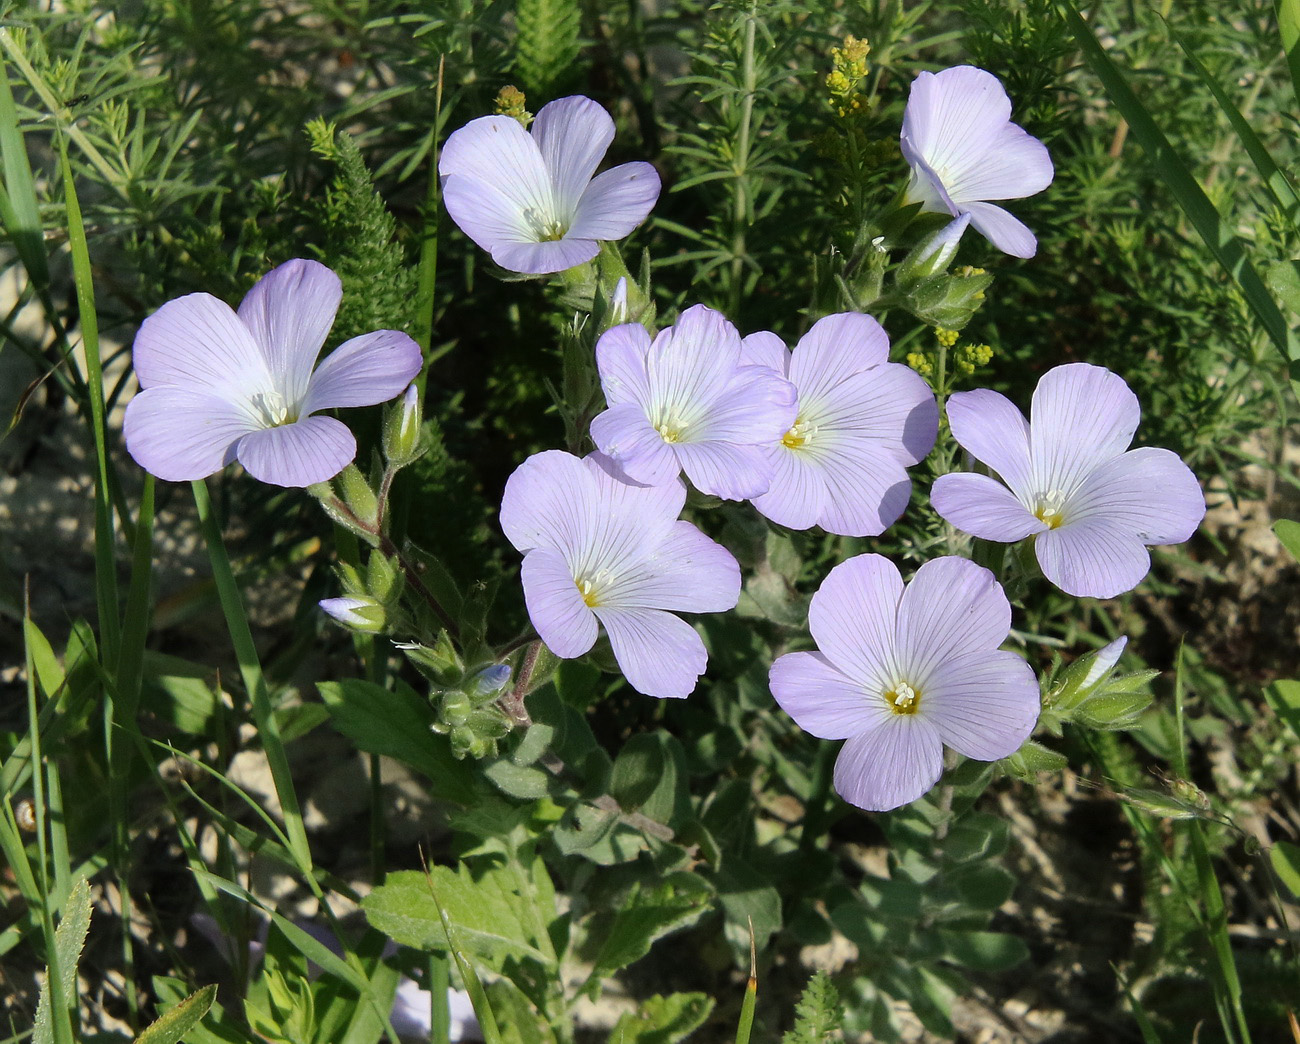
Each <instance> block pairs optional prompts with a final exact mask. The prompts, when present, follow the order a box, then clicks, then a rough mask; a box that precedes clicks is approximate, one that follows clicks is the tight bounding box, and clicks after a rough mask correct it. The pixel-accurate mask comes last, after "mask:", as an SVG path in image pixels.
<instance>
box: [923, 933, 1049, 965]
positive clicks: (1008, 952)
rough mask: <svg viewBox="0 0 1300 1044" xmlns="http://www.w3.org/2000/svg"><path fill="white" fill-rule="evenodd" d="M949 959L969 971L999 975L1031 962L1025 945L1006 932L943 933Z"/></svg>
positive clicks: (941, 937) (941, 935) (940, 936)
mask: <svg viewBox="0 0 1300 1044" xmlns="http://www.w3.org/2000/svg"><path fill="white" fill-rule="evenodd" d="M939 938H940V939H941V940H942V942H943V948H944V952H945V954H946V956H947V957H948V958H949V959H950V960H953V961H956V962H957V963H958V964H963V965H965V966H966V967H967V968H975V969H976V970H978V971H988V972H999V971H1006V970H1007V969H1008V968H1014V967H1015V966H1016V965H1017V964H1021V963H1023V962H1024V961H1026V960H1028V959H1029V947H1028V946H1026V945H1025V944H1024V941H1023V940H1021V939H1018V938H1016V937H1015V936H1014V935H1007V934H1006V933H1005V932H949V931H940V932H939Z"/></svg>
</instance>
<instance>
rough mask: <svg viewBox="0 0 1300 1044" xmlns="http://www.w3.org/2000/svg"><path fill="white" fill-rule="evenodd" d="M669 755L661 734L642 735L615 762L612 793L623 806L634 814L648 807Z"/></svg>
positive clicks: (624, 749)
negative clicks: (666, 756) (660, 739)
mask: <svg viewBox="0 0 1300 1044" xmlns="http://www.w3.org/2000/svg"><path fill="white" fill-rule="evenodd" d="M664 769H665V756H664V749H663V745H662V744H661V743H660V742H659V738H658V736H657V735H654V734H650V733H644V732H639V733H637V734H636V735H634V736H632V737H631V738H630V739H629V740H628V741H627V743H625V744H624V745H623V749H622V750H620V751H619V752H618V757H617V758H615V759H614V771H613V774H612V775H611V776H610V780H609V792H610V793H611V794H612V795H613V796H614V800H616V801H617V802H618V803H619V805H620V806H621V807H622V808H624V809H625V810H627V811H629V812H634V811H636V810H637V809H639V808H640V807H641V806H642V805H644V804H645V803H646V801H647V799H648V798H649V797H650V795H651V794H653V793H654V791H655V787H657V786H658V784H659V780H660V779H661V778H662V777H663V774H664Z"/></svg>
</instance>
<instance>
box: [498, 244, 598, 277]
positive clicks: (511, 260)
mask: <svg viewBox="0 0 1300 1044" xmlns="http://www.w3.org/2000/svg"><path fill="white" fill-rule="evenodd" d="M599 253H600V244H599V243H597V242H596V241H595V240H594V239H553V240H548V241H547V242H545V243H505V242H499V243H497V244H496V245H495V246H493V247H492V249H491V254H492V260H493V261H495V262H496V263H497V264H498V265H500V266H501V267H502V268H506V269H509V270H510V271H511V272H522V273H524V274H526V275H544V274H545V273H547V272H563V271H565V270H566V269H570V268H573V267H574V266H575V265H580V264H582V263H583V262H584V261H590V260H591V259H592V258H593V257H595V256H596V255H597V254H599Z"/></svg>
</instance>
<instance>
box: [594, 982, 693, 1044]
mask: <svg viewBox="0 0 1300 1044" xmlns="http://www.w3.org/2000/svg"><path fill="white" fill-rule="evenodd" d="M712 1010H713V1001H712V999H711V998H710V997H708V996H707V995H706V994H703V993H671V994H669V995H668V996H667V997H660V996H654V997H647V998H646V999H645V1000H643V1001H642V1002H641V1006H640V1008H638V1009H637V1010H636V1011H635V1012H626V1013H625V1014H624V1015H623V1016H622V1018H620V1019H619V1020H618V1022H616V1023H615V1024H614V1028H613V1030H611V1031H610V1034H609V1044H677V1042H678V1041H681V1040H685V1039H686V1038H687V1037H688V1036H690V1035H691V1033H693V1032H694V1031H695V1030H696V1029H697V1028H699V1026H700V1025H701V1024H703V1022H704V1020H705V1019H707V1018H708V1017H709V1012H711V1011H712Z"/></svg>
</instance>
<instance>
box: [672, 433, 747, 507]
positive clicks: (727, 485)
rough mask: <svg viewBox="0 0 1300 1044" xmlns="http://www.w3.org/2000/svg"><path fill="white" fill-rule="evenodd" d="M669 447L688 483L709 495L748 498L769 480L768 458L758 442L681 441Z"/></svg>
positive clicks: (729, 498) (723, 497)
mask: <svg viewBox="0 0 1300 1044" xmlns="http://www.w3.org/2000/svg"><path fill="white" fill-rule="evenodd" d="M672 451H673V453H674V455H675V456H676V457H677V459H678V461H680V462H681V466H682V470H683V471H684V472H686V477H687V478H689V479H690V480H691V483H692V485H694V486H695V488H696V489H698V490H699V491H700V492H701V493H708V494H709V495H710V496H714V497H721V498H722V499H723V500H750V499H752V498H754V497H757V496H758V495H759V494H761V493H766V492H767V489H768V486H769V485H771V482H772V462H771V460H770V459H769V458H768V456H767V454H766V452H765V451H764V448H763V447H761V446H737V445H735V444H733V443H729V442H681V443H678V444H677V445H675V446H673V447H672Z"/></svg>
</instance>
